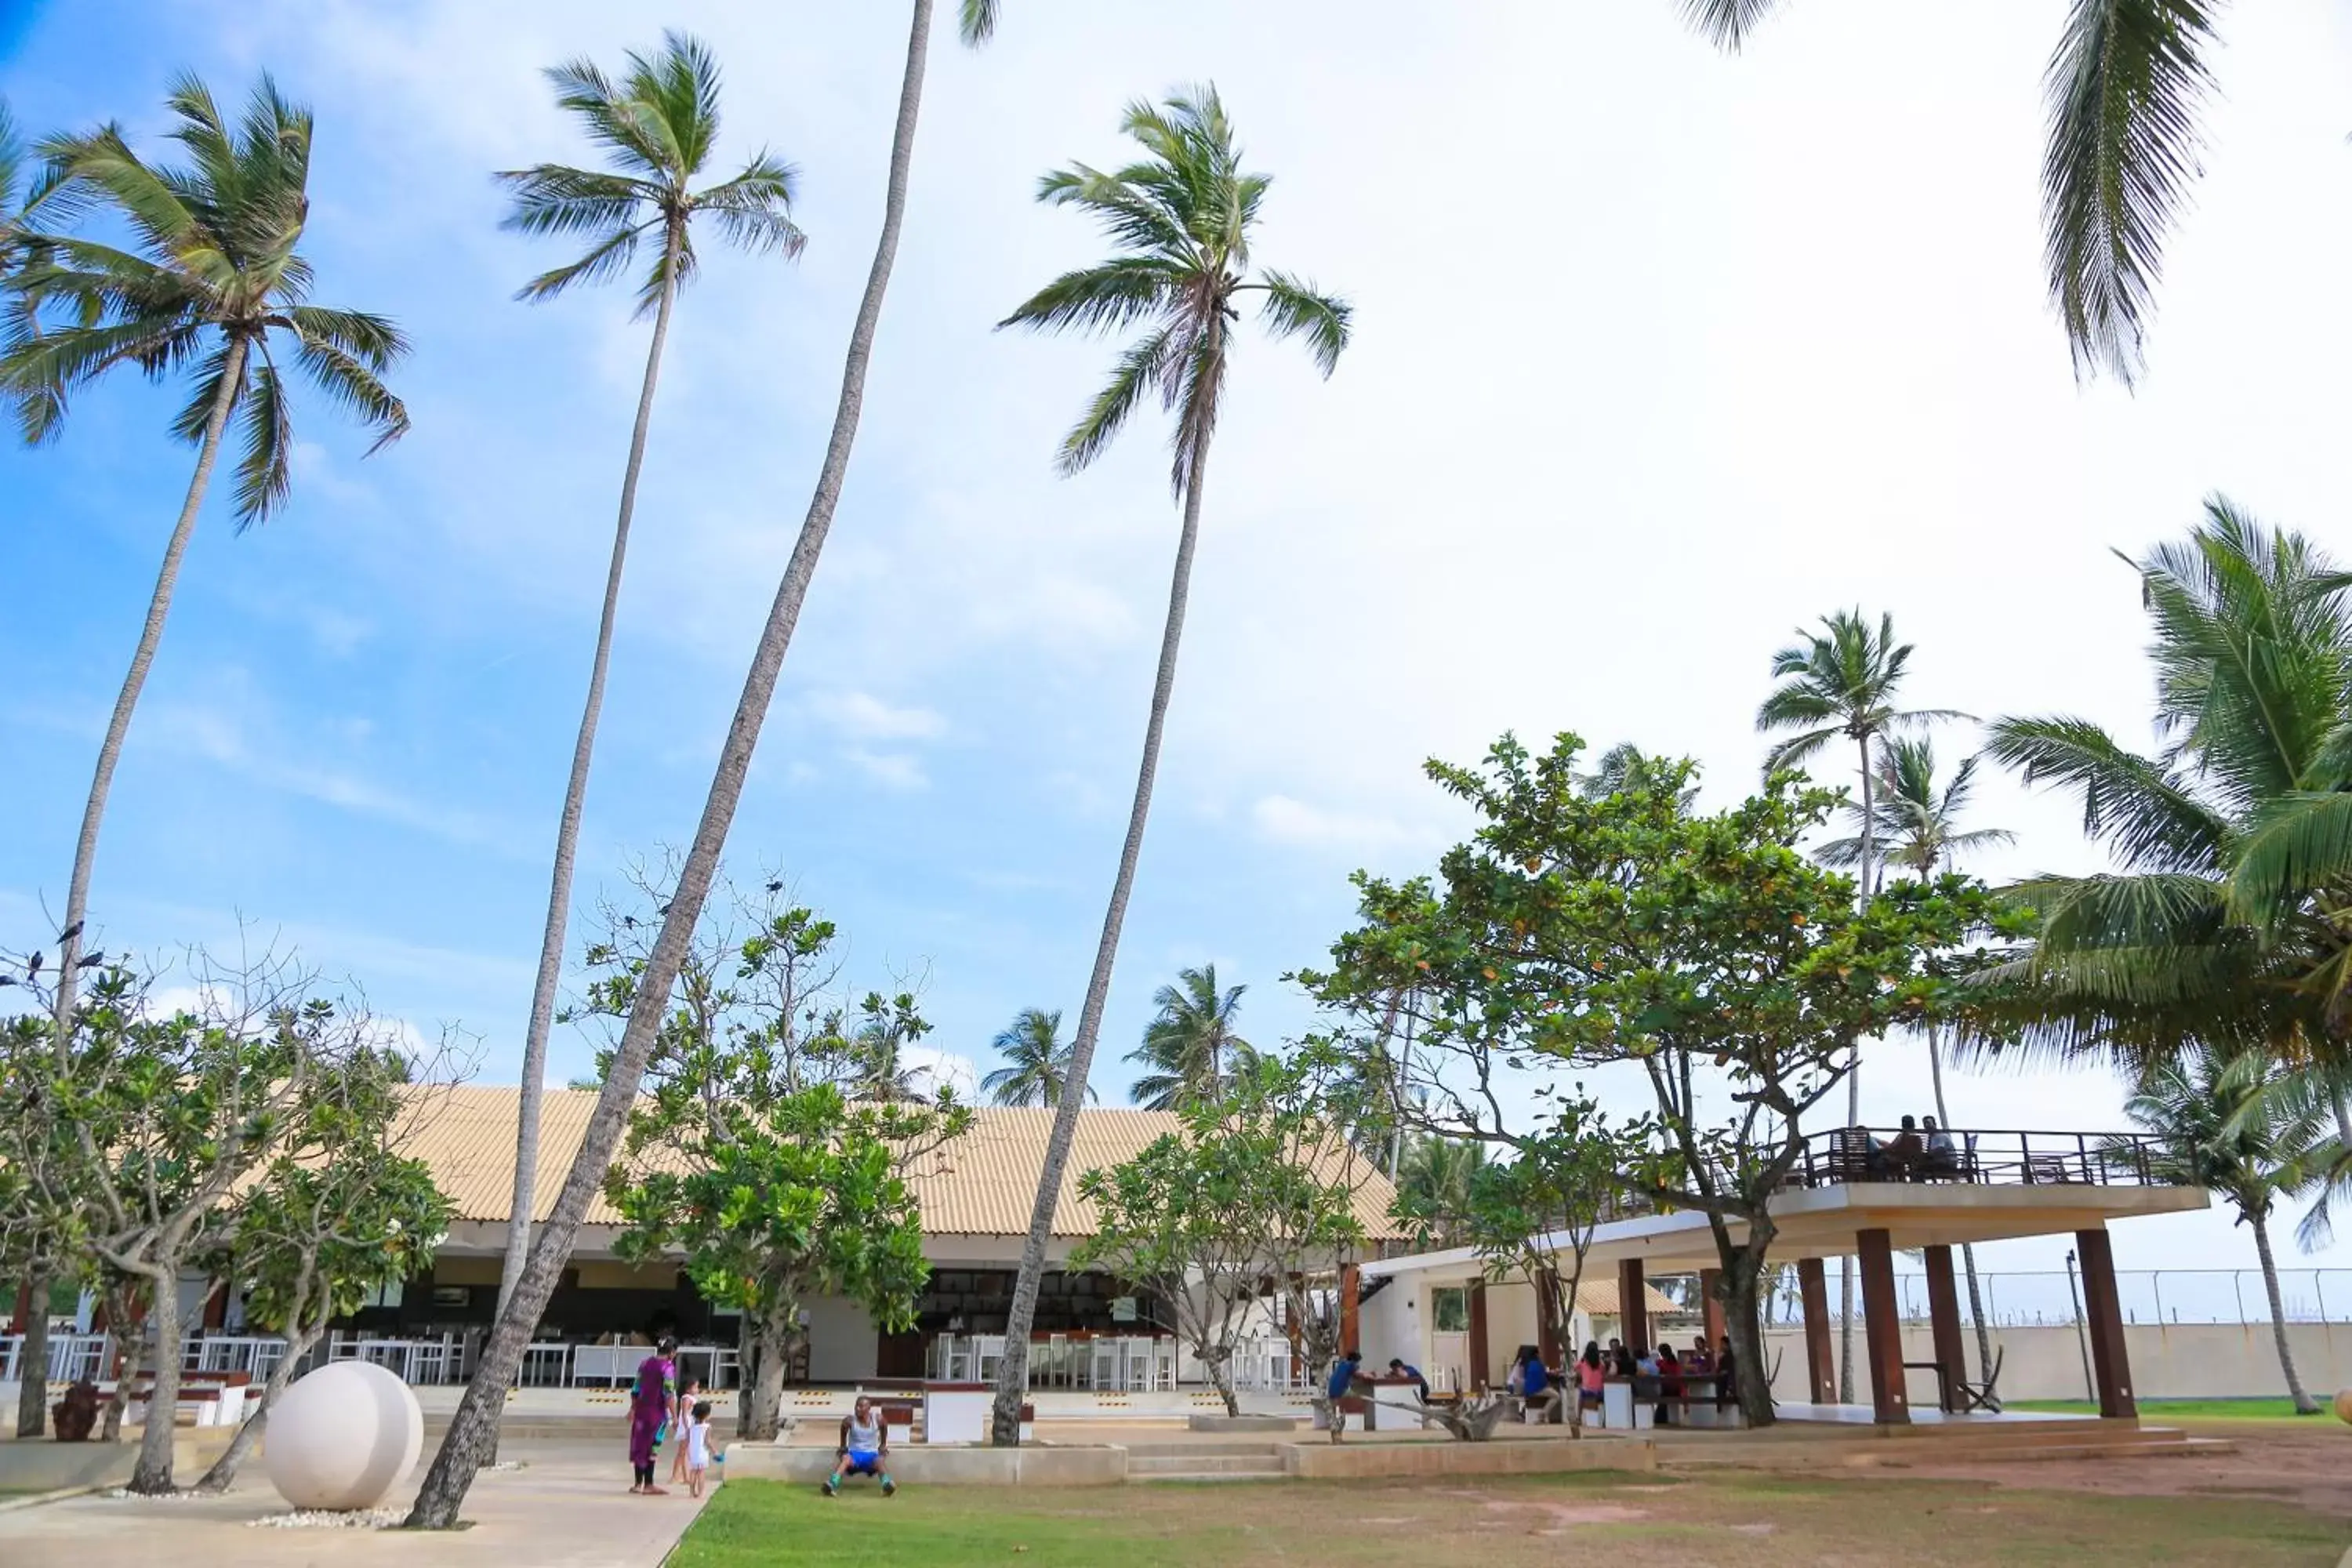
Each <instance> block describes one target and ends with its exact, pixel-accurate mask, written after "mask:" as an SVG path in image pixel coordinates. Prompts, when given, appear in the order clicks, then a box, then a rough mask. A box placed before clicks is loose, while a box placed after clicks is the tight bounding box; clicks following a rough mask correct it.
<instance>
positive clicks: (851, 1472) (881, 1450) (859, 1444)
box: [824, 1394, 898, 1497]
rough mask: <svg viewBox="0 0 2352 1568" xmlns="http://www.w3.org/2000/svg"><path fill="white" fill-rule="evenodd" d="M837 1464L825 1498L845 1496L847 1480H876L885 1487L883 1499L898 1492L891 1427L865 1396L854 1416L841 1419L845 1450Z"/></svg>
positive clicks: (826, 1481) (841, 1450) (827, 1480)
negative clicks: (844, 1480)
mask: <svg viewBox="0 0 2352 1568" xmlns="http://www.w3.org/2000/svg"><path fill="white" fill-rule="evenodd" d="M836 1453H837V1454H838V1458H836V1459H835V1462H834V1467H833V1474H831V1475H829V1476H827V1477H825V1479H824V1495H825V1496H827V1497H836V1496H838V1495H839V1494H840V1492H841V1479H842V1477H844V1476H872V1477H874V1478H876V1479H878V1480H879V1481H880V1482H881V1483H882V1495H883V1496H884V1497H888V1496H889V1495H890V1494H891V1493H893V1492H895V1491H897V1490H898V1482H896V1481H894V1480H892V1479H890V1471H889V1469H888V1468H887V1467H888V1465H889V1462H890V1424H889V1423H888V1422H887V1421H885V1420H883V1419H882V1413H881V1412H880V1411H879V1410H877V1409H876V1408H875V1407H874V1401H873V1400H871V1399H869V1398H867V1397H866V1395H865V1394H859V1395H858V1396H857V1404H856V1407H855V1408H853V1409H852V1410H851V1411H850V1413H849V1414H848V1415H845V1416H843V1417H842V1418H841V1447H840V1448H839V1449H838V1450H836Z"/></svg>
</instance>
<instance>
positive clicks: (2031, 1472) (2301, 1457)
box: [1855, 1416, 2352, 1521]
mask: <svg viewBox="0 0 2352 1568" xmlns="http://www.w3.org/2000/svg"><path fill="white" fill-rule="evenodd" d="M2151 1425H2154V1423H2151ZM2168 1425H2178V1426H2180V1427H2181V1428H2182V1429H2183V1430H2185V1431H2188V1432H2190V1433H2193V1434H2195V1435H2197V1436H2207V1437H2223V1438H2227V1439H2228V1440H2229V1441H2230V1442H2231V1443H2232V1444H2234V1445H2235V1446H2236V1447H2237V1452H2236V1453H2234V1454H2216V1455H2211V1456H2205V1455H2199V1456H2197V1457H2194V1458H2189V1457H2182V1458H2165V1459H2037V1460H2033V1461H2031V1462H2027V1463H2018V1462H2015V1461H2011V1462H2009V1463H2006V1464H1994V1465H1966V1464H1957V1465H1956V1464H1942V1465H1939V1464H1936V1463H1934V1462H1932V1461H1927V1462H1914V1463H1908V1464H1906V1465H1904V1466H1903V1467H1902V1468H1900V1469H1896V1468H1895V1467H1893V1466H1887V1467H1885V1468H1884V1469H1883V1470H1876V1469H1874V1470H1861V1471H1856V1472H1855V1473H1856V1474H1857V1475H1860V1476H1871V1475H1883V1476H1884V1479H1888V1480H1900V1479H1937V1480H1970V1481H1988V1482H1990V1483H1992V1484H1994V1485H1996V1486H2001V1487H2031V1488H2032V1489H2035V1490H2037V1491H2082V1492H2096V1493H2100V1494H2103V1495H2106V1496H2114V1497H2238V1498H2247V1499H2270V1500H2276V1501H2280V1502H2292V1503H2295V1504H2298V1505H2300V1506H2301V1507H2303V1508H2305V1509H2308V1510H2311V1511H2312V1512H2314V1513H2315V1514H2318V1515H2321V1516H2322V1517H2324V1518H2328V1519H2337V1520H2347V1521H2352V1426H2345V1425H2344V1424H2343V1423H2342V1422H2339V1421H2336V1420H2333V1419H2330V1418H2328V1417H2326V1416H2312V1417H2307V1418H2305V1419H2302V1420H2294V1421H2194V1420H2190V1421H2181V1422H2179V1423H2168Z"/></svg>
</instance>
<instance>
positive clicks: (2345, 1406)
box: [2336, 1388, 2352, 1422]
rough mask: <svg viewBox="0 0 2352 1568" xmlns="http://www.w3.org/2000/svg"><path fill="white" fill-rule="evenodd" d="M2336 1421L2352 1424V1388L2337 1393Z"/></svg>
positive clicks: (2340, 1389) (2339, 1390)
mask: <svg viewBox="0 0 2352 1568" xmlns="http://www.w3.org/2000/svg"><path fill="white" fill-rule="evenodd" d="M2336 1419H2337V1420H2338V1421H2344V1422H2352V1388H2339V1389H2337V1390H2336Z"/></svg>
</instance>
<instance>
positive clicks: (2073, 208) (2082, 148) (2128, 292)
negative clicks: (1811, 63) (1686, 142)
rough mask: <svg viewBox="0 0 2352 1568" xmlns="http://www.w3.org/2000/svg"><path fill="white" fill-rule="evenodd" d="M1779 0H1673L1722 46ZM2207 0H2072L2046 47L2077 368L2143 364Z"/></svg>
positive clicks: (2185, 142) (2055, 265)
mask: <svg viewBox="0 0 2352 1568" xmlns="http://www.w3.org/2000/svg"><path fill="white" fill-rule="evenodd" d="M1777 4H1778V0H1682V6H1683V12H1684V14H1685V16H1688V17H1690V18H1691V20H1692V21H1693V23H1694V24H1695V25H1696V26H1698V27H1699V28H1700V29H1701V30H1702V31H1704V32H1706V34H1707V35H1708V36H1710V37H1713V38H1714V39H1715V40H1716V41H1717V43H1718V44H1720V45H1721V46H1723V47H1725V48H1727V49H1738V48H1739V47H1741V46H1743V45H1744V44H1745V43H1746V42H1747V41H1748V37H1749V35H1750V34H1751V33H1752V32H1753V31H1754V29H1755V28H1756V26H1758V25H1759V23H1760V22H1761V21H1762V20H1763V18H1764V16H1765V15H1766V13H1768V12H1769V11H1771V10H1773V9H1774V8H1775V6H1776V5H1777ZM2217 9H2219V7H2218V5H2216V4H2215V0H2070V3H2069V5H2068V7H2067V17H2066V26H2065V30H2064V31H2063V33H2062V34H2060V36H2059V39H2058V47H2057V48H2056V50H2055V51H2054V52H2053V54H2052V55H2051V57H2050V64H2049V67H2048V69H2047V71H2046V72H2045V74H2044V78H2043V84H2044V89H2045V91H2046V94H2047V97H2048V99H2049V106H2050V107H2049V130H2048V141H2047V142H2046V144H2045V147H2044V150H2043V152H2042V226H2043V229H2044V231H2045V238H2044V240H2043V244H2042V255H2043V261H2044V267H2045V269H2046V271H2047V272H2048V274H2049V289H2050V301H2051V304H2052V305H2053V307H2054V308H2055V309H2056V310H2057V312H2058V319H2059V320H2060V321H2062V322H2063V324H2064V326H2065V329H2066V341H2067V342H2068V344H2069V346H2070V347H2071V348H2072V349H2073V351H2074V367H2075V370H2076V372H2077V374H2082V373H2084V372H2096V371H2101V370H2104V371H2106V372H2107V373H2109V374H2113V375H2115V376H2116V377H2118V378H2119V379H2121V380H2123V381H2125V382H2126V383H2128V382H2130V381H2131V380H2132V378H2133V377H2134V376H2135V375H2137V374H2138V371H2139V368H2140V363H2141V353H2140V349H2141V338H2142V335H2143V331H2144V321H2145V318H2146V316H2147V310H2148V308H2149V302H2150V300H2151V299H2152V298H2153V296H2154V293H2155V289H2156V279H2157V273H2158V268H2159V266H2160V264H2161V262H2162V259H2163V250H2164V237H2165V234H2166V231H2167V230H2168V229H2169V228H2170V227H2171V226H2172V222H2173V217H2174V216H2175V215H2176V214H2177V213H2178V212H2179V209H2180V207H2181V205H2182V204H2183V203H2184V202H2185V201H2186V200H2187V199H2188V190H2189V182H2191V181H2192V180H2194V179H2195V178H2196V177H2197V175H2198V174H2199V172H2200V171H2199V163H2198V153H2199V151H2200V148H2201V147H2202V145H2203V142H2204V138H2203V134H2202V131H2201V126H2200V118H2201V115H2202V111H2203V109H2204V102H2205V99H2206V97H2207V96H2208V95H2209V94H2210V91H2211V89H2212V85H2213V77H2212V72H2211V70H2210V68H2209V67H2208V66H2207V64H2206V60H2207V58H2208V57H2209V56H2210V55H2211V54H2213V53H2214V52H2215V51H2216V50H2218V48H2219V47H2220V45H2219V43H2218V41H2217V40H2216V38H2215V37H2214V33H2213V15H2214V13H2215V11H2216V10H2217Z"/></svg>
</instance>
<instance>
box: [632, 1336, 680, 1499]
mask: <svg viewBox="0 0 2352 1568" xmlns="http://www.w3.org/2000/svg"><path fill="white" fill-rule="evenodd" d="M675 1419H677V1341H676V1340H674V1339H672V1338H670V1337H669V1336H668V1335H667V1334H664V1335H663V1336H662V1337H661V1338H660V1339H658V1340H656V1341H655V1342H654V1353H653V1354H651V1355H649V1356H647V1357H646V1359H645V1360H643V1361H641V1362H639V1363H637V1381H636V1384H635V1386H634V1387H633V1388H632V1389H631V1390H630V1392H629V1463H630V1465H631V1466H632V1467H633V1468H635V1471H636V1482H635V1485H633V1486H631V1487H630V1488H629V1490H630V1492H631V1493H632V1494H642V1495H644V1496H646V1497H667V1496H668V1495H669V1493H668V1489H667V1488H663V1487H657V1486H656V1485H654V1454H655V1451H656V1449H658V1448H659V1447H661V1440H662V1436H663V1434H664V1433H665V1432H666V1431H667V1429H668V1426H669V1424H670V1423H671V1422H672V1421H673V1420H675Z"/></svg>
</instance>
